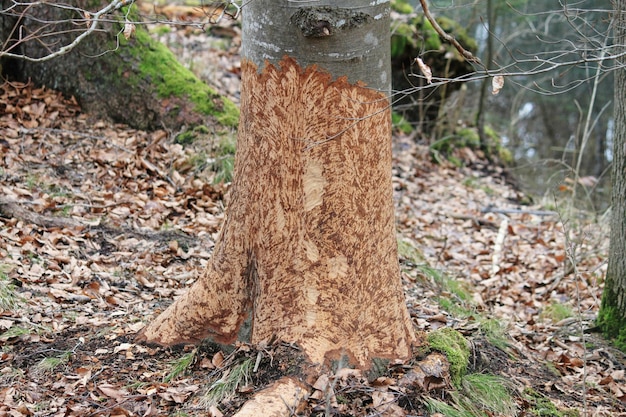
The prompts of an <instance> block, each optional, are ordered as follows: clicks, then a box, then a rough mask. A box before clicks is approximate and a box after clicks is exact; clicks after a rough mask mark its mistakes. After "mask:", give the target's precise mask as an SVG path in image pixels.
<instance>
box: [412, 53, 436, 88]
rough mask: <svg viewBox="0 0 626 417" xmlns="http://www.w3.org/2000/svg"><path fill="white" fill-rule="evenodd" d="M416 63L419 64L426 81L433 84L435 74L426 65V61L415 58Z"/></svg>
mask: <svg viewBox="0 0 626 417" xmlns="http://www.w3.org/2000/svg"><path fill="white" fill-rule="evenodd" d="M415 62H416V63H417V66H418V67H420V71H422V74H424V77H425V78H426V81H427V82H428V84H430V83H432V80H433V72H432V70H431V69H430V67H429V66H428V65H426V64H424V61H422V58H415Z"/></svg>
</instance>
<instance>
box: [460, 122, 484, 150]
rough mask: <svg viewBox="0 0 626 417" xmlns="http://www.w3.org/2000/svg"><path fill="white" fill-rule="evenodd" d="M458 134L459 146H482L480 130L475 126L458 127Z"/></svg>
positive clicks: (476, 147) (474, 147)
mask: <svg viewBox="0 0 626 417" xmlns="http://www.w3.org/2000/svg"><path fill="white" fill-rule="evenodd" d="M456 135H457V137H458V146H460V147H464V146H467V147H470V148H473V149H478V148H479V147H480V136H479V135H478V130H477V129H476V128H473V127H462V128H459V129H457V131H456Z"/></svg>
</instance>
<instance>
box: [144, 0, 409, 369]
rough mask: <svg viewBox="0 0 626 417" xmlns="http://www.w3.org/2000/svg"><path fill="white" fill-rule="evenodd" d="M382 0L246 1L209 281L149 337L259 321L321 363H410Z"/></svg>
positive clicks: (263, 336)
mask: <svg viewBox="0 0 626 417" xmlns="http://www.w3.org/2000/svg"><path fill="white" fill-rule="evenodd" d="M324 3H325V4H327V5H323V4H324ZM376 3H377V4H374V5H370V2H369V1H364V0H358V1H356V0H353V1H346V2H344V3H342V5H341V7H336V6H334V4H335V2H331V1H328V2H318V1H316V2H314V3H308V2H295V3H294V2H290V1H286V0H282V1H276V0H255V1H253V2H248V3H246V5H245V6H244V10H243V42H244V49H243V56H244V59H243V61H242V96H241V120H240V125H239V136H238V143H237V146H238V149H237V156H236V164H235V174H234V178H235V179H234V182H233V185H232V189H231V193H232V194H231V199H230V203H229V206H228V208H227V219H226V221H225V224H224V227H223V230H222V232H221V234H220V236H219V238H218V241H217V242H216V247H215V250H214V254H213V258H212V261H211V263H210V265H209V267H208V268H207V270H206V271H205V273H204V275H203V276H202V277H200V279H199V280H198V281H197V282H196V283H195V284H194V285H193V286H192V288H191V289H190V290H189V291H188V292H187V293H186V295H184V296H182V297H181V298H179V299H178V300H177V301H176V302H175V303H174V304H172V305H171V306H170V307H169V308H168V309H167V310H166V311H164V312H163V313H162V314H161V315H160V316H159V317H157V319H156V320H155V321H154V322H152V323H151V324H150V325H149V326H147V327H146V328H145V329H144V330H143V332H142V333H141V335H140V336H139V339H140V340H146V341H149V342H157V343H160V344H168V345H170V344H177V343H181V342H198V341H200V340H202V339H204V338H205V337H211V338H213V339H214V340H216V341H219V342H226V343H230V342H233V341H234V340H235V339H236V338H237V337H238V335H239V336H240V337H243V336H242V335H241V334H240V333H242V332H241V329H242V328H246V326H244V325H243V324H244V321H245V320H246V318H249V319H250V324H251V328H250V334H249V338H250V340H251V342H252V343H255V344H258V343H261V342H263V341H270V340H273V339H278V340H283V341H287V342H295V343H297V344H298V345H299V346H301V347H302V349H303V351H304V352H305V353H306V354H307V356H308V358H309V359H310V361H311V362H312V363H318V364H321V363H324V362H327V361H328V360H332V359H338V358H340V357H344V356H345V357H348V359H349V361H350V363H351V364H353V365H355V366H358V367H360V368H369V367H370V365H371V363H372V361H373V360H374V359H375V358H388V359H395V358H407V357H409V356H410V355H411V344H412V342H414V339H415V335H414V331H413V328H412V325H411V322H410V320H409V316H408V312H407V309H406V305H405V300H404V295H403V292H402V286H401V283H400V274H399V266H398V258H397V246H396V245H397V244H396V237H395V224H394V207H393V201H392V185H391V122H390V107H389V100H388V87H389V82H390V78H391V77H390V69H389V43H388V41H389V26H388V16H389V8H388V3H387V2H382V1H381V2H376ZM309 4H315V7H310V6H308V5H309ZM283 56H285V57H284V58H282V57H283ZM281 58H282V60H281ZM264 61H265V62H264ZM344 75H347V76H348V78H346V77H344ZM361 81H363V82H365V83H367V84H368V87H365V86H364V85H363V84H361Z"/></svg>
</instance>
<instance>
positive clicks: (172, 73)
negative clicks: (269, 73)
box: [118, 26, 239, 126]
mask: <svg viewBox="0 0 626 417" xmlns="http://www.w3.org/2000/svg"><path fill="white" fill-rule="evenodd" d="M118 39H119V42H120V47H121V48H125V52H126V53H130V54H131V56H134V57H140V58H141V59H140V60H139V65H138V68H134V69H133V70H132V71H128V70H127V69H126V68H119V69H118V71H119V73H118V76H119V77H128V82H129V83H130V84H131V85H140V83H141V82H145V81H148V82H150V83H152V84H153V85H154V86H155V88H156V91H157V94H158V95H159V97H162V98H169V97H178V98H181V99H184V98H186V99H188V100H189V101H191V102H192V103H193V104H194V106H195V107H194V110H195V111H196V112H198V113H200V114H204V115H210V116H213V117H215V118H216V120H217V121H218V122H219V123H220V124H222V125H224V126H236V125H237V123H238V121H239V110H238V109H237V107H236V106H235V104H233V103H232V102H231V101H230V100H228V99H227V98H225V97H222V96H220V95H219V94H218V93H217V92H216V91H215V90H213V89H212V88H211V87H209V86H208V85H207V84H205V83H204V82H202V81H201V80H199V79H198V78H197V77H196V76H195V75H194V74H193V73H192V72H191V71H190V70H188V69H187V68H185V67H184V66H183V65H181V64H180V63H179V62H178V60H177V59H176V57H175V56H174V54H173V53H172V51H170V50H169V49H168V48H167V47H166V46H165V45H163V44H161V43H160V42H158V41H156V40H154V39H152V38H151V37H150V35H149V34H148V32H147V30H146V29H145V28H144V27H142V26H138V27H137V28H136V32H135V37H134V38H131V39H130V40H126V39H125V38H124V37H123V36H118Z"/></svg>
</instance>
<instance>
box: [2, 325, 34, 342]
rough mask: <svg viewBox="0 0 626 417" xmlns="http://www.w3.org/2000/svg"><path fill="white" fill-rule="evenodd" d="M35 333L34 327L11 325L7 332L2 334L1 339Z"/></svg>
mask: <svg viewBox="0 0 626 417" xmlns="http://www.w3.org/2000/svg"><path fill="white" fill-rule="evenodd" d="M31 333H35V332H34V331H33V329H30V328H28V327H23V326H11V327H10V328H9V329H8V330H7V331H6V332H4V333H2V334H0V341H4V340H9V339H13V338H15V337H21V336H26V335H29V334H31Z"/></svg>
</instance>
